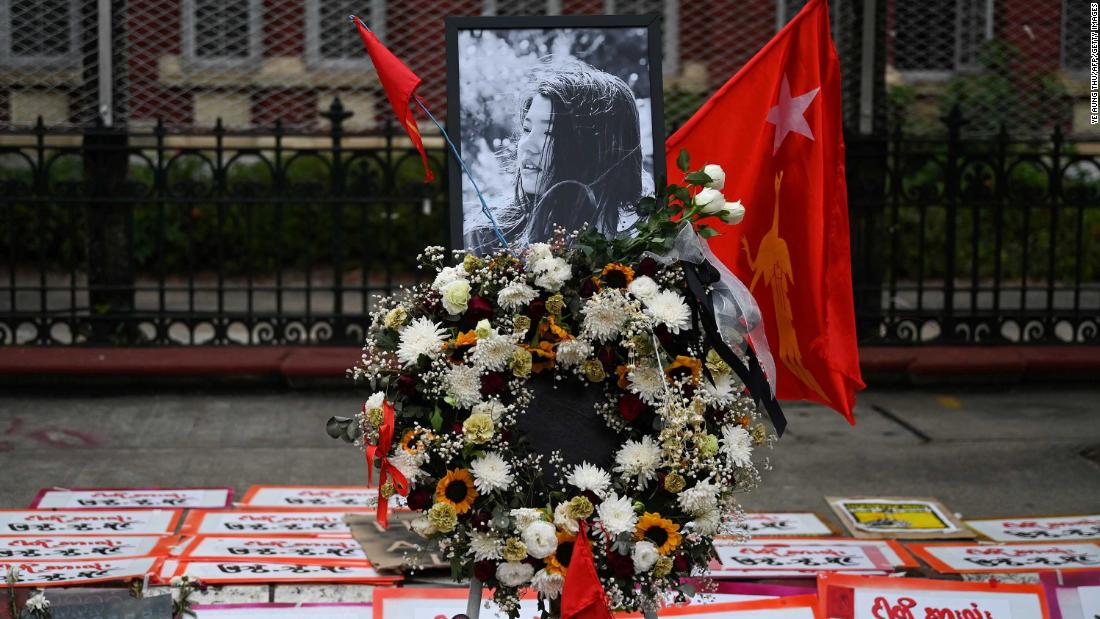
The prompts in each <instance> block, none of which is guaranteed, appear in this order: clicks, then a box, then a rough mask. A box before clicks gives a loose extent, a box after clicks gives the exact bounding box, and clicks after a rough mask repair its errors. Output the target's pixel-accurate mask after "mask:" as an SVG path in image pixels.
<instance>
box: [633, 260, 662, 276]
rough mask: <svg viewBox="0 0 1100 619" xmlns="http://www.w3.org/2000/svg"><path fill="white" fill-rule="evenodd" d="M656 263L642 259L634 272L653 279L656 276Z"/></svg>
mask: <svg viewBox="0 0 1100 619" xmlns="http://www.w3.org/2000/svg"><path fill="white" fill-rule="evenodd" d="M657 266H658V265H657V261H656V260H654V259H653V258H642V261H641V262H639V263H638V266H637V268H635V269H634V272H635V273H636V274H638V275H645V276H646V277H653V276H654V275H656V274H657Z"/></svg>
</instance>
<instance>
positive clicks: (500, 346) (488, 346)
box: [470, 334, 516, 372]
mask: <svg viewBox="0 0 1100 619" xmlns="http://www.w3.org/2000/svg"><path fill="white" fill-rule="evenodd" d="M515 352H516V345H515V344H513V343H512V340H510V339H509V338H507V337H504V336H502V335H496V334H493V335H490V336H489V337H486V338H479V339H478V341H477V344H475V345H474V349H473V352H471V353H470V360H471V361H473V363H474V365H476V366H477V367H479V368H485V369H487V370H492V371H494V372H497V371H500V370H503V369H504V367H505V366H507V365H508V361H509V360H510V359H511V358H512V354H513V353H515Z"/></svg>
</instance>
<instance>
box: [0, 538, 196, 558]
mask: <svg viewBox="0 0 1100 619" xmlns="http://www.w3.org/2000/svg"><path fill="white" fill-rule="evenodd" d="M174 543H175V538H173V537H165V536H157V535H116V536H83V535H81V536H76V535H61V536H57V537H0V560H5V561H57V560H71V559H73V560H75V559H90V558H97V559H129V558H134V557H157V556H162V555H166V554H168V552H169V550H170V549H171V547H172V544H174Z"/></svg>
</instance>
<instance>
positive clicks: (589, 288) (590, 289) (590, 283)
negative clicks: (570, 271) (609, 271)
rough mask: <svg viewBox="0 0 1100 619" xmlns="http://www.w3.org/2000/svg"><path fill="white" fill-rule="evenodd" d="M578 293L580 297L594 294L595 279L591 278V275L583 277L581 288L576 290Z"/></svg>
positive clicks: (585, 297) (583, 297) (584, 297)
mask: <svg viewBox="0 0 1100 619" xmlns="http://www.w3.org/2000/svg"><path fill="white" fill-rule="evenodd" d="M578 294H579V295H580V297H581V298H582V299H587V298H588V297H590V296H592V295H594V294H596V281H595V280H593V279H592V278H591V277H586V278H584V281H583V282H581V288H580V290H579V291H578Z"/></svg>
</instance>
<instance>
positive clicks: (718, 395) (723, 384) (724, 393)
mask: <svg viewBox="0 0 1100 619" xmlns="http://www.w3.org/2000/svg"><path fill="white" fill-rule="evenodd" d="M711 378H713V383H712V382H711V381H709V380H705V381H703V388H704V389H705V390H706V392H707V393H708V394H710V396H711V397H713V398H714V399H716V400H728V399H730V398H733V397H735V396H736V395H737V394H738V393H740V392H741V387H742V383H741V381H740V380H739V379H738V378H737V377H736V376H734V375H733V374H732V373H730V372H727V373H725V374H712V375H711Z"/></svg>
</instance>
